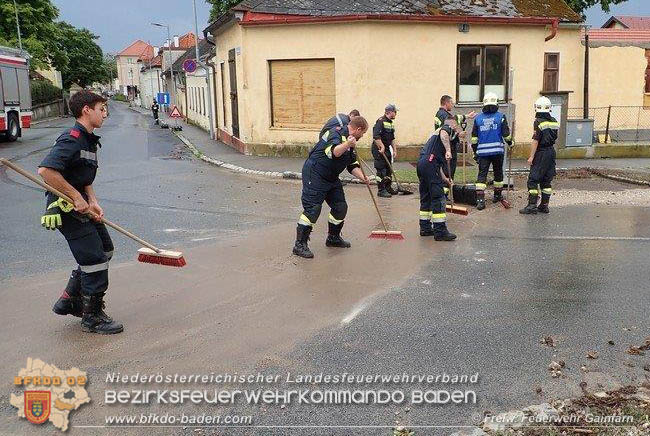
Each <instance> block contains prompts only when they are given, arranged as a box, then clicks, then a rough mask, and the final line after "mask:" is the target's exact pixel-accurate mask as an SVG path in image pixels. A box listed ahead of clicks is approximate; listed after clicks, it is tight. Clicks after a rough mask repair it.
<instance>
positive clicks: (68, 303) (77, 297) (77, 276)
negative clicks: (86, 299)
mask: <svg viewBox="0 0 650 436" xmlns="http://www.w3.org/2000/svg"><path fill="white" fill-rule="evenodd" d="M82 309H83V303H82V302H81V271H80V270H78V269H76V270H74V271H72V273H71V274H70V278H69V279H68V284H67V285H66V287H65V289H64V290H63V293H62V294H61V296H60V297H59V299H58V300H57V301H56V303H54V307H52V311H53V312H54V313H56V314H57V315H72V316H76V317H79V318H81V315H82V312H83V311H82Z"/></svg>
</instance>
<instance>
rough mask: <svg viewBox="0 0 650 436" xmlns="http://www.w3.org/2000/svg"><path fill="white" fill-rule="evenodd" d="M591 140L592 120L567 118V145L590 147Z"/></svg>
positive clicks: (592, 137) (592, 136) (592, 134)
mask: <svg viewBox="0 0 650 436" xmlns="http://www.w3.org/2000/svg"><path fill="white" fill-rule="evenodd" d="M593 140H594V120H567V125H566V146H567V147H591V146H592V145H593Z"/></svg>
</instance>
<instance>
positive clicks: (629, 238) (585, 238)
mask: <svg viewBox="0 0 650 436" xmlns="http://www.w3.org/2000/svg"><path fill="white" fill-rule="evenodd" d="M539 239H547V240H559V241H564V240H568V241H650V238H643V237H636V236H540V237H539Z"/></svg>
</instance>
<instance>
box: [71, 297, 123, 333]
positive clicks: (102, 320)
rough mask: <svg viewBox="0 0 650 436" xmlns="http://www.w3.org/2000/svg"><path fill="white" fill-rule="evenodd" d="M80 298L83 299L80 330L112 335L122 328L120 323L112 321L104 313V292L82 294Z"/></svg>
mask: <svg viewBox="0 0 650 436" xmlns="http://www.w3.org/2000/svg"><path fill="white" fill-rule="evenodd" d="M81 299H82V300H83V316H82V318H81V330H83V331H84V332H88V333H99V334H100V335H114V334H116V333H121V332H122V331H123V330H124V326H123V325H122V324H121V323H119V322H117V321H114V320H113V319H112V318H111V317H110V316H108V315H106V313H104V310H103V308H104V293H100V294H96V295H82V297H81Z"/></svg>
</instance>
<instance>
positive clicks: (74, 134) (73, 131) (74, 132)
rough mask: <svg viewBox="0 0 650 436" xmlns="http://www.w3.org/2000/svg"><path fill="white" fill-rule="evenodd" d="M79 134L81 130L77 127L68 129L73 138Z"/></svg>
mask: <svg viewBox="0 0 650 436" xmlns="http://www.w3.org/2000/svg"><path fill="white" fill-rule="evenodd" d="M80 135H81V132H80V131H79V130H77V129H71V130H70V136H72V137H73V138H78V137H79V136H80Z"/></svg>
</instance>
